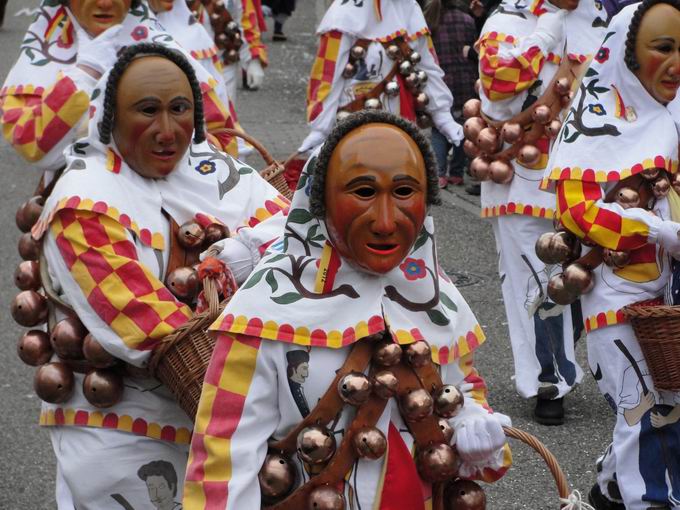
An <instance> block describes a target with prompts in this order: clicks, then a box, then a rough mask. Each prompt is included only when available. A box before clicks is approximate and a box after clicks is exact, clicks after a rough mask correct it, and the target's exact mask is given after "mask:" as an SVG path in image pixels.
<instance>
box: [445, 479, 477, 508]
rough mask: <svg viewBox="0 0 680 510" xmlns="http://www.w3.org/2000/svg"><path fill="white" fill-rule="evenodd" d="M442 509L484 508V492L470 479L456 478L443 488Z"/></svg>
mask: <svg viewBox="0 0 680 510" xmlns="http://www.w3.org/2000/svg"><path fill="white" fill-rule="evenodd" d="M444 510H486V494H484V489H482V488H481V487H480V486H479V484H477V483H475V482H473V481H472V480H456V481H455V482H451V483H449V484H448V485H447V486H446V488H445V489H444Z"/></svg>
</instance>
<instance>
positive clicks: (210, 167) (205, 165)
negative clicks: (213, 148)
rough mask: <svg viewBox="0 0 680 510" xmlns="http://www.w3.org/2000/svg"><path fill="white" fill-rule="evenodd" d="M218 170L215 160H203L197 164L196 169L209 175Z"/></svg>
mask: <svg viewBox="0 0 680 510" xmlns="http://www.w3.org/2000/svg"><path fill="white" fill-rule="evenodd" d="M215 170H217V167H216V166H215V163H214V162H213V161H208V160H203V161H201V162H200V163H199V164H198V165H197V166H196V171H197V172H198V173H199V174H201V175H208V174H211V173H213V172H214V171H215Z"/></svg>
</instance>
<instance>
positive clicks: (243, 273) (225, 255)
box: [200, 237, 254, 285]
mask: <svg viewBox="0 0 680 510" xmlns="http://www.w3.org/2000/svg"><path fill="white" fill-rule="evenodd" d="M206 257H215V258H217V259H219V260H221V261H222V262H224V263H225V264H226V265H227V266H229V269H231V273H232V274H233V275H234V279H235V280H236V283H238V284H239V285H241V284H242V283H243V282H244V281H246V278H248V275H250V273H251V272H252V271H253V267H254V265H253V256H252V254H251V253H250V250H249V249H248V247H247V246H246V245H245V244H243V243H242V242H241V241H239V240H238V239H234V238H233V237H228V238H226V239H222V240H221V241H217V242H216V243H215V244H213V245H212V246H210V248H208V249H207V250H205V251H204V252H203V253H201V255H200V259H201V260H203V259H204V258H206Z"/></svg>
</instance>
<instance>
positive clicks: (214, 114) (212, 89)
mask: <svg viewBox="0 0 680 510" xmlns="http://www.w3.org/2000/svg"><path fill="white" fill-rule="evenodd" d="M201 90H202V91H203V116H204V118H205V126H206V129H207V131H208V137H209V138H210V141H211V142H212V143H213V144H214V145H215V146H216V147H218V148H219V149H221V150H223V151H224V152H226V153H227V154H229V155H230V156H233V157H235V158H237V157H238V143H237V141H236V138H235V137H233V136H230V135H227V134H225V133H220V130H221V129H224V128H229V129H234V128H235V127H237V123H236V121H235V119H234V116H233V115H232V108H233V106H232V105H231V104H230V103H231V102H230V101H229V100H227V104H225V103H224V101H223V100H222V99H221V98H220V96H219V94H218V91H217V84H216V82H213V83H210V84H208V83H202V84H201Z"/></svg>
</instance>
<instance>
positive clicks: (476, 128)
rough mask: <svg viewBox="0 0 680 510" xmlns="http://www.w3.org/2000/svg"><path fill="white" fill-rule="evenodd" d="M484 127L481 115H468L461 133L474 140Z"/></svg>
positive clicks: (484, 123)
mask: <svg viewBox="0 0 680 510" xmlns="http://www.w3.org/2000/svg"><path fill="white" fill-rule="evenodd" d="M485 127H486V122H484V119H482V118H481V117H470V118H469V119H468V120H466V121H465V123H464V124H463V134H464V135H465V138H466V139H468V140H470V141H472V142H476V141H477V138H478V137H479V133H480V132H481V131H482V129H484V128H485Z"/></svg>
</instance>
